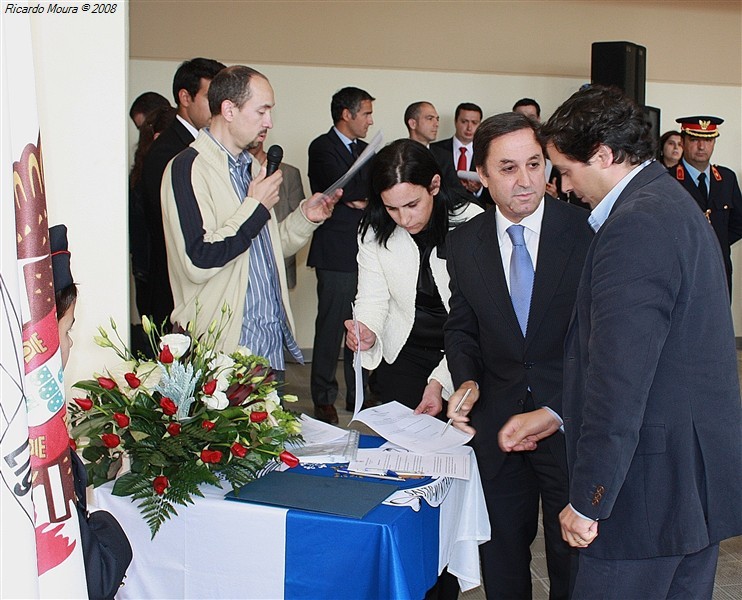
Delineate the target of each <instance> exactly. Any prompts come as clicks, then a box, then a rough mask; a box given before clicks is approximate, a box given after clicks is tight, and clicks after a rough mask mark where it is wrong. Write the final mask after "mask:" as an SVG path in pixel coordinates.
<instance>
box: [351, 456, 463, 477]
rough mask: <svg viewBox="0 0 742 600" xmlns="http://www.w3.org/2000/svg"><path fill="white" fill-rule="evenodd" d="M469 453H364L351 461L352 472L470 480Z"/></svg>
mask: <svg viewBox="0 0 742 600" xmlns="http://www.w3.org/2000/svg"><path fill="white" fill-rule="evenodd" d="M470 464H471V460H470V459H469V455H468V454H442V453H438V454H417V453H414V452H387V451H385V450H372V451H365V452H363V453H362V454H359V455H358V458H357V459H356V460H354V461H351V462H350V464H349V465H348V469H349V470H351V471H365V470H372V471H376V470H379V471H394V472H395V473H397V474H398V475H400V476H402V477H404V476H405V475H428V476H430V477H455V478H456V479H469V477H470V472H469V466H470Z"/></svg>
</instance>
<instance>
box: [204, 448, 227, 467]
mask: <svg viewBox="0 0 742 600" xmlns="http://www.w3.org/2000/svg"><path fill="white" fill-rule="evenodd" d="M201 460H202V461H204V462H205V463H212V464H216V463H218V462H219V461H221V460H222V452H221V450H209V449H208V448H204V449H203V450H201Z"/></svg>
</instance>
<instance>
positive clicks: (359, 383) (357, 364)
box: [350, 132, 381, 421]
mask: <svg viewBox="0 0 742 600" xmlns="http://www.w3.org/2000/svg"><path fill="white" fill-rule="evenodd" d="M379 133H381V132H379ZM374 139H376V138H374ZM369 147H370V144H369ZM366 150H368V148H366ZM364 152H365V150H364ZM350 308H351V310H352V311H353V332H354V333H355V335H356V341H357V343H358V347H357V348H356V351H355V352H354V353H353V373H354V375H355V380H356V405H355V407H354V408H353V418H352V419H351V421H352V420H354V419H355V418H356V417H357V416H358V413H359V412H361V407H362V406H363V400H364V398H363V393H364V391H363V366H361V328H360V326H359V325H358V319H357V318H356V305H355V304H354V303H351V305H350Z"/></svg>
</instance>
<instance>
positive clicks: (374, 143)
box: [307, 130, 384, 207]
mask: <svg viewBox="0 0 742 600" xmlns="http://www.w3.org/2000/svg"><path fill="white" fill-rule="evenodd" d="M383 143H384V133H383V132H382V131H381V130H379V131H378V132H377V134H376V135H375V136H374V137H373V139H372V140H371V141H370V142H369V143H368V146H366V148H364V150H363V152H361V155H360V156H359V157H358V158H357V159H356V161H355V162H354V163H353V164H352V165H351V167H350V169H348V170H347V171H346V172H345V174H344V175H343V176H342V177H341V178H340V179H338V180H337V181H336V182H335V183H333V184H332V185H331V186H330V187H328V188H327V189H326V190H325V191H324V192H323V193H322V196H320V197H319V199H318V200H310V201H309V202H307V207H312V206H316V205H318V204H319V203H320V202H321V201H322V198H323V197H325V196H332V195H333V194H334V193H335V191H336V190H339V189H340V188H343V187H345V184H346V183H348V182H349V181H350V180H351V179H353V177H354V176H355V174H356V173H358V171H360V170H361V167H363V165H365V164H366V163H367V162H368V161H370V160H371V159H372V158H373V156H374V154H376V151H377V150H378V149H379V148H381V145H382V144H383Z"/></svg>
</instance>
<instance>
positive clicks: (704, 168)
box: [670, 116, 742, 298]
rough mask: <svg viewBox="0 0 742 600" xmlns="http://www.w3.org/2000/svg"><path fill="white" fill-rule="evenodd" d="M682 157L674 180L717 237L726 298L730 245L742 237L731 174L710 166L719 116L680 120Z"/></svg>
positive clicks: (741, 198) (740, 198)
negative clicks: (725, 270) (690, 199)
mask: <svg viewBox="0 0 742 600" xmlns="http://www.w3.org/2000/svg"><path fill="white" fill-rule="evenodd" d="M675 121H676V122H677V123H680V134H681V135H682V137H683V158H682V160H681V161H680V162H679V163H678V164H677V165H676V166H675V167H674V168H672V169H670V174H671V175H673V176H674V177H675V179H677V180H678V181H679V182H680V183H681V184H682V185H683V187H685V189H686V190H688V191H689V192H690V194H691V196H693V198H695V200H696V202H697V203H698V206H700V207H701V210H702V211H703V212H704V214H705V215H706V218H707V219H708V220H709V223H711V226H712V227H713V228H714V231H715V232H716V237H717V238H719V244H720V245H721V252H722V254H723V255H724V264H725V266H726V269H727V283H728V284H729V295H730V298H731V294H732V258H731V253H730V246H731V245H732V244H734V243H735V242H736V241H737V240H739V239H740V238H742V193H740V189H739V183H737V176H736V175H735V174H734V171H732V170H731V169H727V168H726V167H722V166H719V165H712V164H711V155H712V154H713V152H714V145H715V144H716V138H717V137H719V127H718V126H719V125H721V124H722V123H723V122H724V119H720V118H719V117H709V116H696V117H681V118H680V119H676V120H675Z"/></svg>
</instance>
